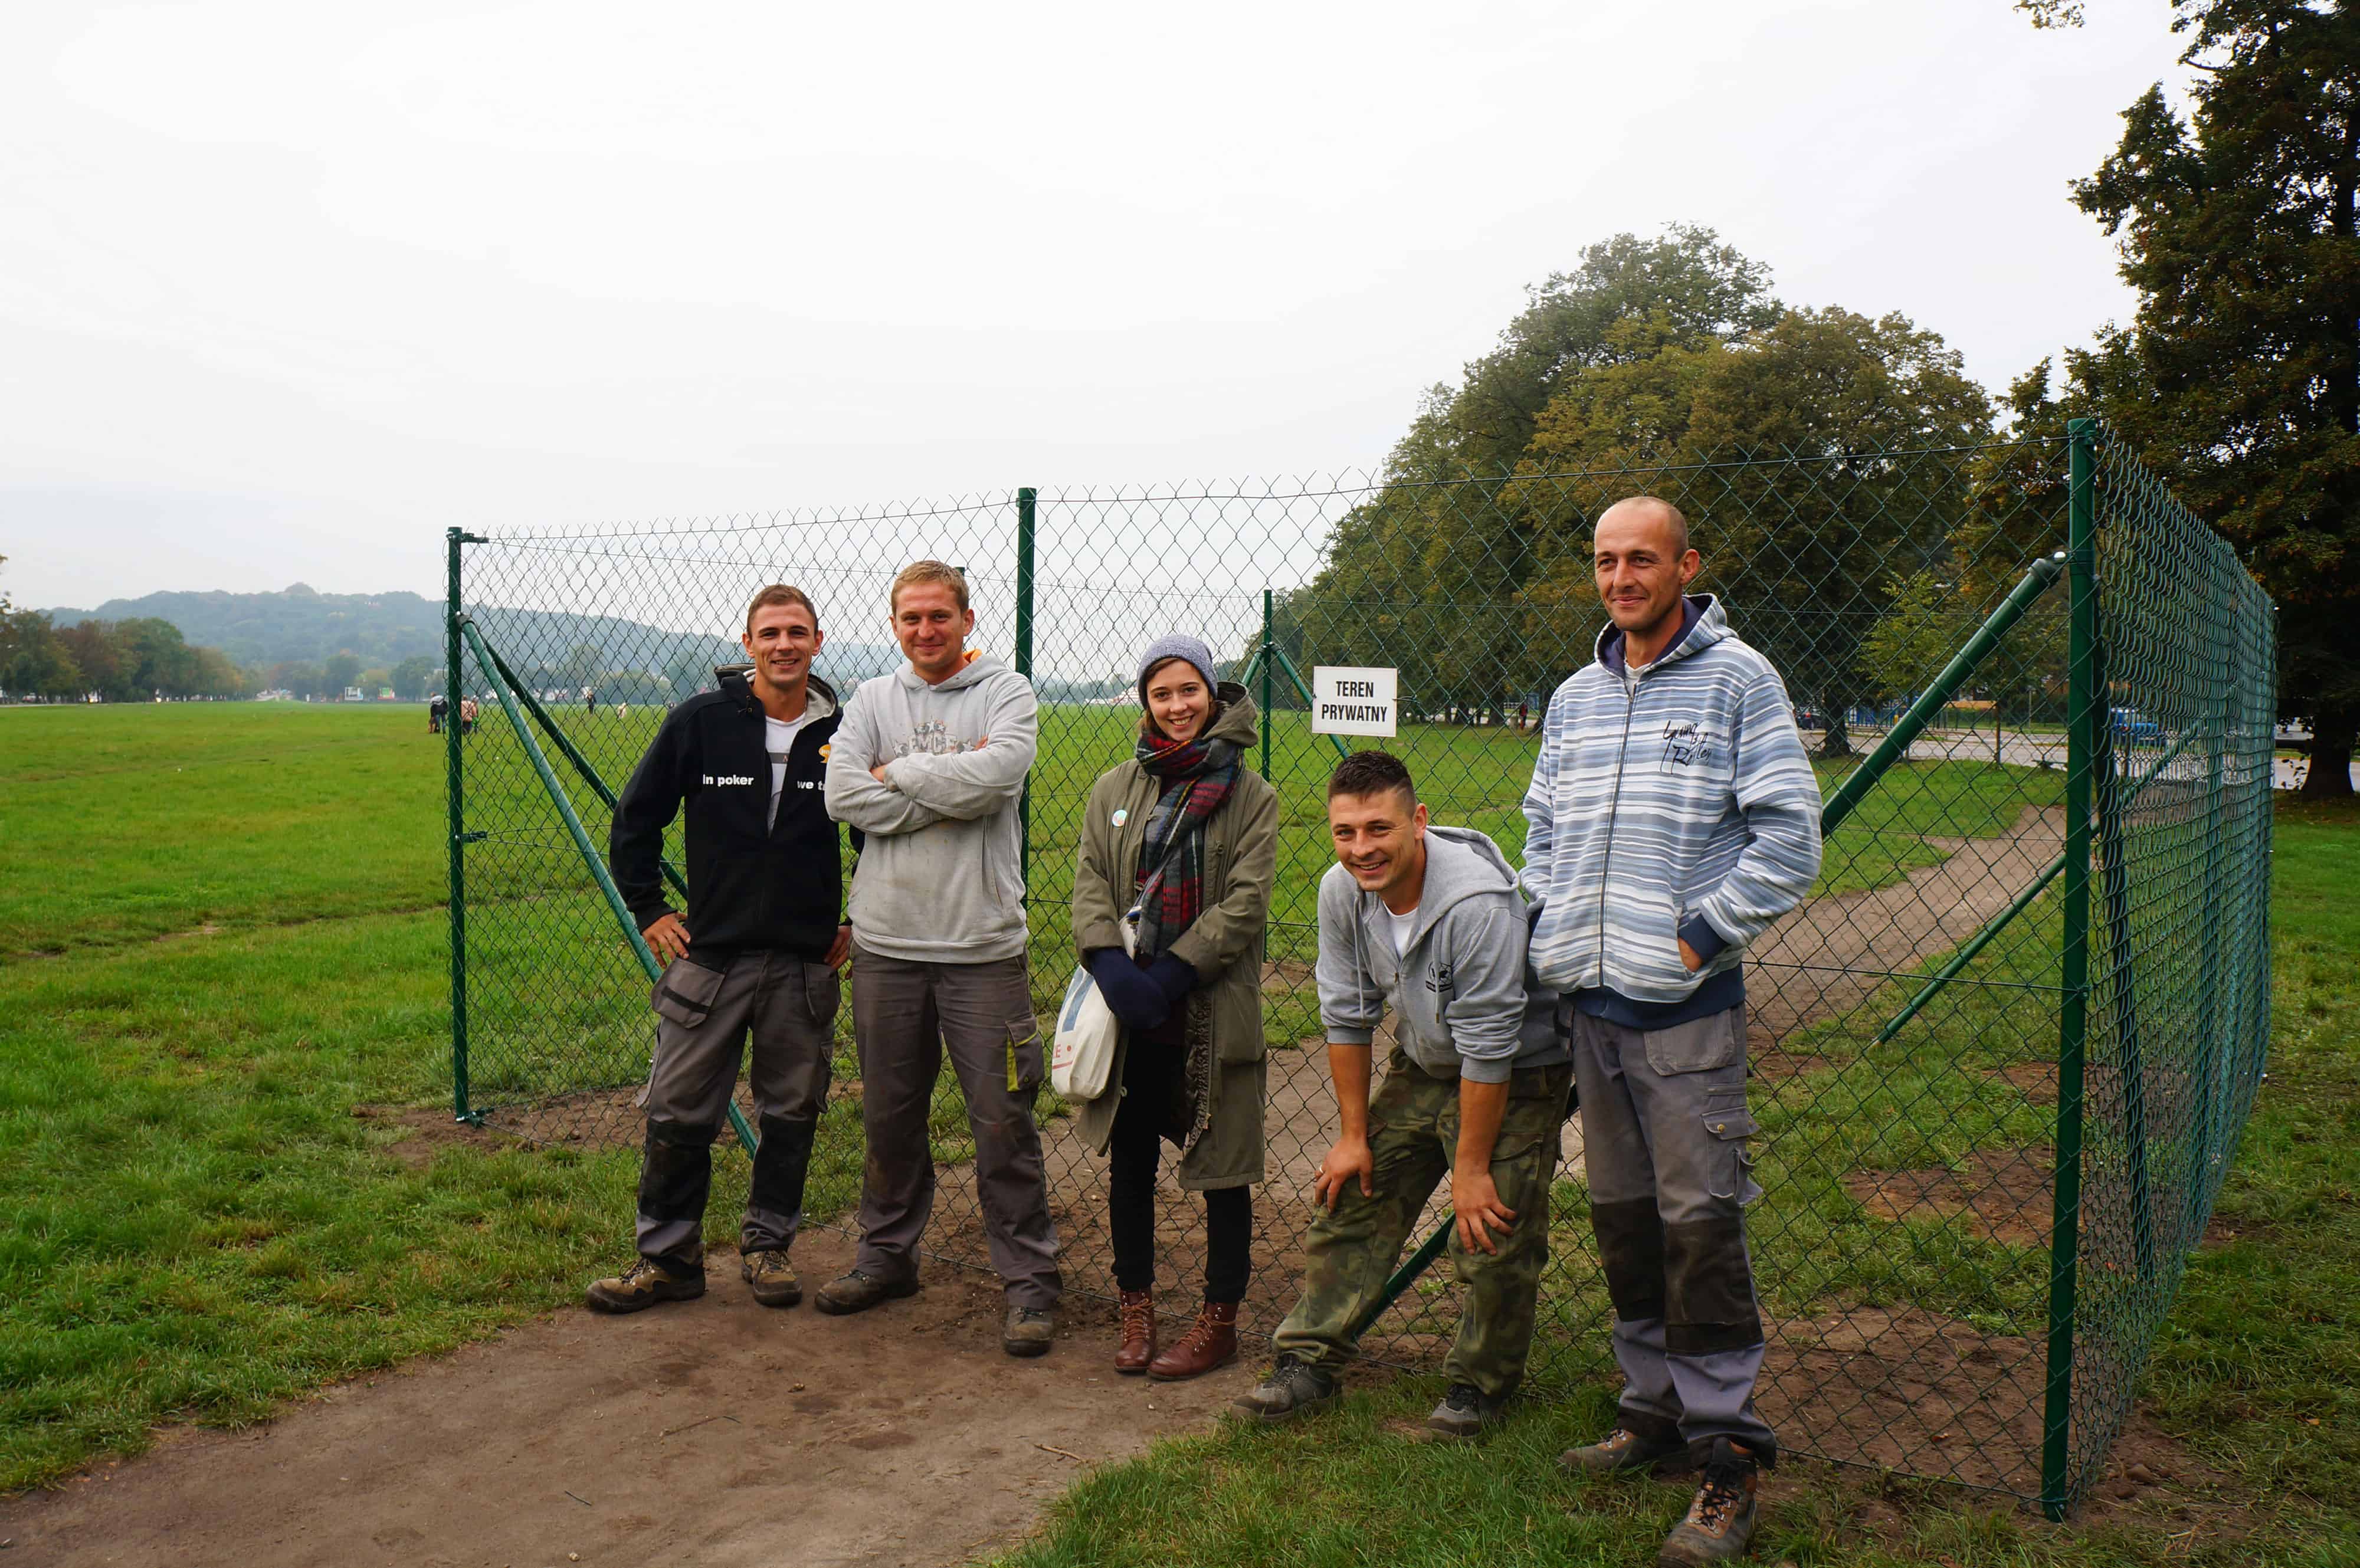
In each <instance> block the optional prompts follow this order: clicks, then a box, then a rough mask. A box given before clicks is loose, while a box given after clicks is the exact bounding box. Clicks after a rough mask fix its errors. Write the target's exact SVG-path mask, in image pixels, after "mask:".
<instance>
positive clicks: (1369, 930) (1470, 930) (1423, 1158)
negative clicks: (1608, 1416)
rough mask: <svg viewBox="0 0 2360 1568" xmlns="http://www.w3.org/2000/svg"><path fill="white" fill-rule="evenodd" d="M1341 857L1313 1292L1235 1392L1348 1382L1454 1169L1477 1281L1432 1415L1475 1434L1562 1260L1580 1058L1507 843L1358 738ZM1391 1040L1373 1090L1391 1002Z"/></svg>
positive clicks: (1326, 911) (1523, 1347) (1323, 901)
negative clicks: (1563, 1171) (1371, 1321)
mask: <svg viewBox="0 0 2360 1568" xmlns="http://www.w3.org/2000/svg"><path fill="white" fill-rule="evenodd" d="M1327 825H1328V832H1329V834H1330V836H1331V837H1332V838H1333V840H1334V842H1335V846H1336V858H1337V860H1338V862H1339V864H1338V865H1336V866H1330V867H1328V870H1327V876H1326V877H1324V878H1322V879H1321V881H1320V884H1319V966H1318V975H1319V1018H1320V1022H1321V1023H1322V1024H1323V1025H1324V1026H1325V1027H1326V1029H1327V1066H1328V1071H1329V1073H1331V1074H1332V1075H1333V1076H1334V1078H1335V1082H1336V1103H1337V1106H1338V1111H1339V1112H1340V1115H1341V1121H1342V1129H1341V1131H1340V1133H1339V1134H1338V1138H1337V1139H1336V1145H1335V1147H1334V1148H1333V1149H1329V1150H1328V1151H1327V1158H1326V1159H1325V1160H1322V1161H1321V1162H1320V1166H1319V1174H1318V1176H1317V1179H1316V1180H1315V1181H1314V1182H1313V1186H1312V1191H1313V1192H1314V1194H1315V1195H1316V1196H1317V1199H1318V1200H1319V1201H1320V1202H1321V1203H1324V1204H1325V1205H1326V1207H1325V1209H1324V1211H1323V1212H1321V1213H1318V1214H1315V1215H1314V1216H1313V1217H1312V1221H1311V1228H1310V1232H1309V1234H1308V1236H1306V1238H1305V1243H1304V1246H1305V1251H1306V1257H1305V1260H1304V1268H1303V1299H1302V1300H1301V1301H1298V1302H1296V1303H1295V1310H1294V1311H1293V1312H1289V1313H1288V1314H1287V1316H1286V1321H1285V1322H1284V1323H1281V1324H1280V1325H1279V1329H1278V1333H1277V1334H1275V1335H1274V1336H1273V1338H1272V1341H1271V1343H1272V1345H1273V1347H1274V1348H1275V1349H1276V1350H1277V1352H1278V1361H1277V1365H1276V1367H1274V1368H1273V1370H1272V1373H1271V1376H1270V1377H1269V1379H1268V1381H1266V1382H1264V1383H1263V1384H1262V1386H1261V1387H1260V1388H1256V1389H1254V1390H1253V1391H1252V1392H1251V1393H1250V1394H1248V1395H1246V1396H1245V1397H1244V1398H1242V1399H1240V1400H1238V1407H1239V1409H1240V1410H1244V1411H1246V1412H1247V1413H1248V1414H1250V1415H1252V1416H1255V1417H1257V1418H1258V1419H1260V1420H1262V1421H1285V1420H1288V1419H1290V1418H1292V1417H1295V1416H1297V1415H1301V1414H1304V1413H1306V1412H1307V1411H1309V1410H1316V1409H1318V1408H1320V1407H1321V1406H1324V1405H1328V1404H1331V1403H1333V1402H1334V1401H1335V1399H1336V1398H1337V1396H1338V1391H1339V1390H1338V1383H1337V1376H1336V1375H1337V1369H1338V1368H1339V1367H1342V1366H1343V1364H1344V1363H1345V1362H1347V1361H1349V1360H1350V1359H1351V1357H1352V1355H1353V1350H1354V1341H1355V1339H1356V1337H1357V1334H1356V1327H1357V1325H1358V1324H1359V1323H1360V1316H1361V1314H1362V1313H1363V1312H1366V1311H1367V1310H1368V1308H1369V1307H1370V1306H1371V1304H1372V1303H1373V1302H1374V1301H1376V1299H1377V1297H1378V1295H1379V1294H1380V1293H1381V1292H1382V1290H1383V1289H1384V1283H1385V1279H1386V1277H1387V1276H1388V1275H1389V1274H1391V1272H1392V1271H1393V1264H1394V1261H1395V1259H1396V1258H1398V1257H1399V1256H1400V1254H1401V1249H1402V1244H1403V1243H1404V1241H1406V1240H1407V1239H1408V1238H1409V1233H1410V1229H1411V1227H1412V1226H1414V1225H1416V1223H1417V1218H1418V1215H1419V1214H1421V1213H1422V1212H1423V1211H1424V1209H1425V1207H1426V1199H1427V1198H1428V1197H1430V1196H1431V1195H1432V1194H1433V1192H1434V1189H1435V1187H1436V1185H1437V1183H1438V1182H1440V1181H1442V1180H1443V1179H1444V1178H1445V1177H1448V1179H1449V1181H1450V1203H1451V1207H1452V1209H1453V1211H1454V1213H1455V1221H1454V1226H1455V1228H1454V1232H1453V1235H1452V1237H1451V1258H1452V1261H1453V1262H1454V1263H1455V1264H1456V1265H1457V1267H1458V1270H1459V1279H1461V1280H1462V1281H1463V1282H1464V1283H1465V1284H1466V1286H1467V1301H1466V1307H1465V1309H1464V1311H1463V1312H1461V1313H1460V1315H1459V1335H1458V1338H1457V1339H1456V1340H1455V1341H1454V1342H1453V1343H1452V1345H1451V1347H1450V1354H1449V1356H1448V1357H1447V1358H1446V1359H1445V1360H1444V1362H1443V1370H1444V1372H1445V1373H1446V1374H1447V1375H1448V1377H1449V1379H1450V1387H1449V1390H1448V1393H1446V1394H1445V1395H1444V1397H1443V1400H1442V1403H1441V1404H1439V1405H1438V1406H1437V1407H1436V1408H1435V1410H1434V1413H1433V1414H1432V1415H1431V1416H1429V1417H1428V1418H1427V1420H1426V1425H1427V1426H1428V1427H1429V1428H1431V1429H1432V1430H1434V1431H1435V1432H1439V1433H1441V1434H1443V1435H1445V1436H1449V1437H1473V1436H1474V1435H1475V1434H1476V1433H1477V1432H1480V1431H1481V1430H1482V1429H1483V1428H1484V1427H1486V1426H1489V1425H1491V1423H1492V1422H1494V1421H1497V1420H1498V1419H1499V1417H1500V1414H1501V1411H1502V1407H1503V1406H1504V1405H1505V1404H1506V1402H1507V1399H1508V1396H1509V1395H1510V1394H1511V1393H1513V1391H1514V1390H1515V1388H1516V1385H1517V1383H1518V1382H1519V1381H1521V1380H1522V1379H1523V1377H1524V1357H1525V1355H1526V1353H1527V1352H1528V1351H1529V1350H1530V1349H1531V1348H1532V1342H1533V1306H1534V1301H1535V1297H1536V1296H1537V1294H1538V1292H1539V1288H1540V1276H1541V1269H1542V1268H1543V1267H1544V1266H1545V1265H1546V1263H1547V1262H1548V1219H1549V1202H1548V1192H1549V1177H1550V1173H1551V1172H1552V1171H1555V1170H1556V1168H1557V1144H1558V1134H1559V1128H1560V1127H1562V1126H1563V1125H1564V1122H1565V1109H1566V1095H1567V1093H1568V1090H1569V1089H1570V1087H1571V1077H1572V1070H1571V1068H1569V1067H1568V1065H1567V1063H1566V1050H1565V1045H1564V1042H1563V1041H1562V1040H1560V1039H1559V1038H1558V1036H1557V1029H1556V1026H1555V1019H1554V1017H1553V1014H1554V1011H1555V1005H1556V1000H1557V998H1556V996H1555V995H1554V994H1553V993H1546V994H1542V995H1541V996H1538V997H1537V999H1536V1004H1537V1005H1528V1000H1527V998H1528V991H1527V987H1526V985H1525V968H1524V900H1523V899H1522V898H1519V897H1518V896H1517V893H1516V879H1515V874H1514V873H1513V871H1511V870H1510V869H1509V866H1508V862H1507V859H1506V857H1505V856H1503V855H1501V853H1500V851H1499V849H1498V847H1497V846H1496V845H1494V844H1492V843H1491V840H1490V839H1488V838H1486V837H1485V836H1484V835H1483V834H1481V833H1477V832H1476V831H1474V830H1473V829H1472V828H1450V827H1432V826H1429V825H1428V824H1427V822H1426V808H1425V807H1424V806H1423V805H1421V804H1419V803H1418V799H1417V791H1416V789H1415V787H1414V786H1413V784H1412V783H1411V780H1410V776H1409V769H1408V768H1404V767H1403V766H1402V764H1401V762H1400V761H1399V760H1398V759H1397V758H1395V757H1392V756H1390V755H1388V754H1387V753H1385V752H1382V751H1362V752H1355V753H1354V754H1353V755H1351V756H1350V757H1346V758H1345V759H1344V761H1343V762H1342V763H1341V764H1340V765H1338V768H1337V769H1336V772H1335V776H1334V777H1333V778H1332V779H1329V780H1328V783H1327ZM1387 1007H1391V1008H1392V1009H1393V1037H1394V1040H1395V1042H1396V1043H1395V1045H1394V1047H1393V1055H1392V1059H1391V1060H1390V1061H1389V1062H1388V1063H1387V1064H1386V1070H1385V1081H1384V1084H1383V1086H1382V1088H1380V1089H1378V1091H1377V1092H1376V1094H1375V1095H1374V1096H1373V1097H1371V1094H1370V1093H1369V1082H1370V1077H1371V1072H1370V1068H1371V1062H1370V1057H1371V1043H1370V1042H1371V1040H1372V1039H1373V1038H1374V1036H1375V1031H1376V1028H1377V1025H1378V1024H1380V1023H1382V1021H1383V1020H1384V1015H1385V1009H1386V1008H1387Z"/></svg>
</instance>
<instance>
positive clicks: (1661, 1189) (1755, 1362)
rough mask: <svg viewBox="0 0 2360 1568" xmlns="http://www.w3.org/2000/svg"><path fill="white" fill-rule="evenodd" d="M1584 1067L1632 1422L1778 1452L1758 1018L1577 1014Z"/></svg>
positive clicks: (1584, 1112) (1578, 1054) (1586, 1162)
mask: <svg viewBox="0 0 2360 1568" xmlns="http://www.w3.org/2000/svg"><path fill="white" fill-rule="evenodd" d="M1573 1071H1574V1082H1575V1083H1576V1085H1577V1086H1578V1087H1579V1090H1580V1093H1581V1155H1582V1165H1583V1168H1584V1171H1585V1172H1586V1174H1587V1176H1588V1178H1589V1182H1590V1221H1591V1224H1592V1225H1594V1226H1595V1227H1596V1231H1597V1235H1598V1251H1599V1256H1600V1258H1601V1261H1603V1263H1604V1264H1605V1266H1606V1288H1607V1290H1608V1293H1609V1294H1611V1295H1612V1297H1613V1300H1614V1359H1615V1360H1616V1361H1617V1362H1619V1363H1620V1364H1621V1365H1622V1377H1623V1389H1622V1413H1621V1417H1620V1419H1621V1421H1622V1425H1624V1426H1626V1427H1628V1428H1630V1429H1631V1430H1632V1431H1633V1432H1637V1433H1639V1434H1640V1435H1642V1436H1644V1437H1648V1438H1651V1439H1655V1440H1657V1441H1668V1440H1670V1439H1671V1438H1673V1437H1675V1436H1677V1437H1678V1438H1679V1439H1681V1440H1683V1441H1685V1442H1687V1443H1689V1444H1691V1445H1695V1444H1699V1443H1706V1442H1709V1441H1710V1440H1711V1439H1712V1438H1715V1437H1721V1436H1726V1437H1731V1438H1734V1439H1736V1440H1737V1441H1738V1442H1740V1443H1744V1444H1745V1445H1747V1446H1748V1447H1750V1448H1753V1449H1754V1450H1755V1451H1756V1452H1758V1453H1761V1454H1764V1456H1765V1457H1775V1454H1776V1452H1777V1441H1776V1439H1775V1436H1774V1435H1773V1434H1772V1432H1771V1431H1770V1429H1769V1427H1768V1426H1766V1425H1765V1424H1764V1422H1763V1421H1762V1418H1761V1417H1760V1415H1758V1414H1757V1413H1756V1412H1755V1410H1754V1379H1755V1377H1756V1376H1757V1375H1758V1374H1759V1373H1760V1371H1761V1369H1762V1351H1763V1345H1762V1313H1761V1309H1760V1307H1759V1305H1758V1304H1757V1303H1756V1301H1755V1299H1754V1268H1753V1263H1752V1260H1751V1259H1750V1258H1748V1257H1747V1256H1746V1250H1745V1213H1744V1210H1745V1205H1746V1204H1748V1203H1752V1202H1754V1199H1756V1198H1758V1197H1760V1196H1761V1195H1762V1189H1761V1188H1759V1187H1757V1186H1755V1185H1754V1176H1753V1164H1754V1161H1753V1157H1752V1155H1751V1154H1750V1153H1749V1152H1748V1145H1747V1143H1746V1139H1747V1138H1751V1137H1752V1136H1753V1135H1754V1117H1753V1116H1752V1115H1751V1114H1750V1113H1749V1112H1748V1111H1747V1109H1746V1105H1745V1008H1744V1007H1743V1006H1742V1005H1741V1006H1739V1007H1731V1008H1729V1009H1728V1010H1726V1011H1724V1012H1719V1013H1714V1014H1711V1015H1710V1016H1708V1017H1706V1018H1697V1019H1693V1020H1691V1021H1690V1022H1688V1023H1685V1024H1680V1025H1678V1026H1677V1027H1675V1028H1672V1029H1646V1030H1641V1029H1626V1028H1624V1027H1623V1026H1622V1025H1621V1024H1615V1023H1609V1022H1607V1021H1606V1020H1605V1019H1603V1018H1591V1017H1590V1015H1589V1014H1587V1013H1583V1012H1580V1011H1579V1010H1576V1012H1575V1014H1574V1018H1573Z"/></svg>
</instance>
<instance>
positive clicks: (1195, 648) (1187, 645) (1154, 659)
mask: <svg viewBox="0 0 2360 1568" xmlns="http://www.w3.org/2000/svg"><path fill="white" fill-rule="evenodd" d="M1165 659H1186V660H1187V661H1188V662H1189V663H1191V664H1193V665H1195V666H1196V673H1197V674H1199V675H1201V676H1203V677H1204V678H1205V690H1206V691H1212V690H1214V689H1215V688H1216V687H1218V685H1219V684H1220V680H1219V678H1218V676H1216V675H1215V674H1214V673H1213V650H1212V649H1211V648H1207V647H1206V646H1205V644H1204V642H1203V641H1202V639H1200V638H1197V637H1185V636H1183V635H1182V634H1181V633H1179V632H1173V633H1171V634H1170V635H1168V636H1165V637H1157V638H1156V639H1155V640H1154V641H1153V642H1152V643H1149V644H1148V645H1147V651H1146V652H1145V653H1142V654H1141V655H1140V656H1139V678H1138V679H1137V680H1136V681H1133V682H1132V683H1131V684H1132V685H1134V686H1136V687H1137V688H1138V689H1139V705H1140V706H1141V707H1142V708H1143V707H1145V706H1147V678H1148V676H1149V675H1150V674H1152V673H1153V671H1154V670H1155V667H1156V666H1157V665H1159V664H1161V663H1163V662H1164V660H1165Z"/></svg>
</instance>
